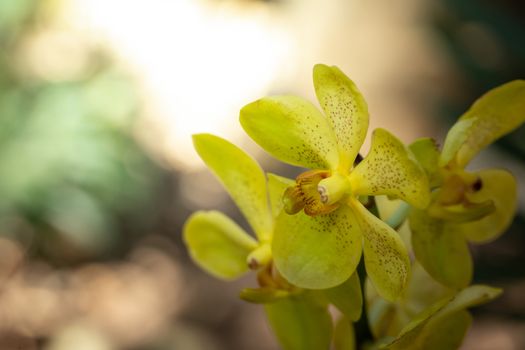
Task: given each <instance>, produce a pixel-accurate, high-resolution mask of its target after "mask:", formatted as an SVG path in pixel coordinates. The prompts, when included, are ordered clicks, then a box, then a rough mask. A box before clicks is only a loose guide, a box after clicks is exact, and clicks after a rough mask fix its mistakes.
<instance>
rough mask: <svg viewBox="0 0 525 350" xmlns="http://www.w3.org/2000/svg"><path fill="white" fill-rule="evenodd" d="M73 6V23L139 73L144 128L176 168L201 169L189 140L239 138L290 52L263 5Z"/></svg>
mask: <svg viewBox="0 0 525 350" xmlns="http://www.w3.org/2000/svg"><path fill="white" fill-rule="evenodd" d="M70 5H71V6H69V7H68V13H69V15H68V18H69V19H70V20H69V21H70V22H71V24H72V25H74V26H76V27H77V28H80V29H82V30H86V31H90V32H95V37H96V38H97V39H100V38H103V40H104V41H105V44H108V46H110V47H114V48H115V50H116V54H117V56H119V57H120V58H122V60H123V61H124V62H127V63H128V64H130V65H131V66H132V68H133V69H134V70H135V71H136V72H137V75H138V78H139V80H140V81H141V83H143V84H144V87H145V94H146V98H147V100H146V109H147V111H146V113H147V114H148V122H147V123H146V124H145V125H147V127H143V129H144V128H147V129H157V131H158V130H160V132H161V134H160V135H158V134H155V135H146V138H148V137H149V138H153V140H154V141H151V140H150V142H149V145H150V146H153V147H154V148H155V149H156V151H160V152H161V154H162V155H163V156H164V157H167V158H168V159H169V160H170V161H175V163H172V164H181V165H184V166H193V165H195V164H200V161H198V160H197V156H196V154H195V153H194V151H193V147H192V145H191V134H194V133H200V132H213V133H216V134H218V135H221V136H223V137H227V138H230V139H233V140H235V139H236V138H237V137H238V136H239V134H240V127H239V126H238V123H237V118H238V111H239V109H240V108H241V107H242V106H243V105H244V104H246V102H247V101H251V100H254V99H256V98H258V97H260V96H263V95H264V94H266V93H267V92H268V89H269V87H270V85H271V84H272V82H273V81H274V79H275V78H276V77H277V76H278V75H279V69H280V67H279V62H283V61H286V60H287V56H289V55H290V54H291V52H292V40H291V39H290V38H289V36H288V35H287V34H286V33H285V32H283V30H281V29H280V27H279V25H278V24H276V23H275V19H272V16H271V8H269V7H268V5H265V4H242V3H238V2H233V3H232V2H219V3H217V2H207V1H195V0H177V1H161V0H154V1H151V0H150V1H146V0H141V1H133V2H125V3H124V2H121V1H111V2H108V1H104V0H70ZM115 103H118V101H115ZM142 131H143V132H146V133H147V132H148V130H142ZM159 148H160V149H159Z"/></svg>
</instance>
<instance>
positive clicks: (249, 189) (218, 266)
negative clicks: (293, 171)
mask: <svg viewBox="0 0 525 350" xmlns="http://www.w3.org/2000/svg"><path fill="white" fill-rule="evenodd" d="M193 143H194V146H195V149H196V151H197V153H198V154H199V155H200V157H201V158H202V160H203V161H204V162H205V163H206V165H207V166H208V167H209V168H210V169H211V170H212V171H213V173H214V174H215V175H216V176H217V178H218V179H219V180H220V182H221V183H222V184H223V185H224V187H225V188H226V190H227V191H228V192H229V194H230V196H231V197H232V199H233V200H234V202H235V203H236V204H237V206H238V207H239V209H240V210H241V212H242V213H243V215H244V216H245V218H246V219H247V221H248V223H249V225H250V226H251V228H252V229H253V232H254V234H255V237H256V238H254V237H252V236H251V235H249V234H248V233H247V232H246V231H244V230H243V229H242V228H241V227H239V226H238V225H237V224H236V223H235V222H234V221H232V220H231V219H230V218H228V217H227V216H225V215H224V214H222V213H220V212H218V211H198V212H196V213H194V214H193V215H191V216H190V217H189V218H188V220H187V221H186V224H185V225H184V230H183V239H184V243H185V244H186V246H187V248H188V251H189V253H190V256H191V258H192V259H193V260H194V261H195V262H196V263H197V264H198V265H199V266H200V267H201V268H202V269H204V270H205V271H207V272H208V273H210V274H211V275H213V276H215V277H218V278H221V279H225V280H232V279H236V278H238V277H240V276H242V275H243V274H244V273H246V272H247V271H248V270H249V269H252V270H255V271H257V282H258V284H259V288H245V289H243V290H242V291H241V293H240V297H241V298H242V299H244V300H246V301H249V302H254V303H262V304H265V305H264V307H265V311H266V314H267V317H268V321H269V323H270V325H271V327H272V328H273V330H274V332H275V334H276V335H277V338H278V339H279V341H280V343H281V345H282V346H283V349H288V350H295V349H311V350H316V349H322V348H328V346H329V343H330V341H331V335H332V322H331V318H330V314H329V312H328V303H327V302H326V301H328V302H330V303H332V304H333V305H334V306H335V307H337V308H338V309H339V310H340V311H341V312H342V313H343V314H344V315H346V317H347V318H348V319H350V320H353V321H357V320H358V319H359V318H360V317H361V310H362V297H361V286H360V282H359V278H358V276H357V273H355V274H354V275H353V276H352V277H351V278H349V279H348V280H347V281H345V283H343V284H341V285H339V286H337V287H334V288H329V289H325V290H323V291H322V292H318V293H316V294H313V292H312V291H308V290H304V289H301V288H298V287H297V286H294V285H291V284H290V283H289V282H288V281H286V280H285V279H284V278H283V277H282V276H281V275H280V274H279V273H278V272H276V271H275V269H274V267H273V263H272V252H271V249H270V242H271V240H272V236H273V231H274V226H275V218H276V217H277V216H278V215H279V213H281V211H282V207H283V203H282V193H283V192H284V191H285V189H286V188H287V187H288V186H290V185H292V184H293V181H292V180H289V179H286V178H283V177H280V176H278V175H274V174H267V176H265V174H264V173H263V171H262V169H261V168H260V167H259V165H258V164H257V162H256V161H255V160H254V159H253V158H251V157H250V156H249V155H247V154H246V153H244V151H242V150H241V149H240V148H238V147H237V146H235V145H233V144H232V143H230V142H228V141H226V140H224V139H222V138H220V137H217V136H213V135H209V134H199V135H194V136H193ZM319 300H321V301H319ZM290 324H294V328H293V329H292V330H291V329H290V327H289V325H290Z"/></svg>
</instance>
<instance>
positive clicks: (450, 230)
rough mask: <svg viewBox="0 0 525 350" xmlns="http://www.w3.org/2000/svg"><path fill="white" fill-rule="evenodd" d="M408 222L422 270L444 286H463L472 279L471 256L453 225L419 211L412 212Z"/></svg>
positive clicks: (462, 237)
mask: <svg viewBox="0 0 525 350" xmlns="http://www.w3.org/2000/svg"><path fill="white" fill-rule="evenodd" d="M409 220H410V228H411V229H412V247H413V249H414V254H415V255H416V258H417V260H418V261H419V262H420V263H421V265H423V267H424V268H425V270H426V271H427V272H428V273H429V274H430V275H431V276H432V277H433V278H435V279H436V280H437V281H439V282H440V283H443V284H444V285H446V286H449V287H452V288H464V287H466V286H467V285H468V284H469V283H470V281H471V279H472V269H473V267H472V257H471V256H470V251H469V248H468V245H467V240H466V239H465V236H463V235H462V234H461V233H460V232H457V231H456V229H455V227H456V225H454V224H451V223H449V222H447V221H444V220H440V219H435V218H433V217H430V216H428V215H427V214H426V212H424V211H421V210H413V211H412V213H411V215H410V218H409Z"/></svg>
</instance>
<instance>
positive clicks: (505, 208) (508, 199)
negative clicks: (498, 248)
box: [456, 169, 517, 243]
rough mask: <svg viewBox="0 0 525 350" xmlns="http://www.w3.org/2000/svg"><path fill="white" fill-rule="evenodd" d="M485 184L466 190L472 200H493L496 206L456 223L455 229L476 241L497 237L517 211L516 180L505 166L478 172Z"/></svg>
mask: <svg viewBox="0 0 525 350" xmlns="http://www.w3.org/2000/svg"><path fill="white" fill-rule="evenodd" d="M476 174H477V175H478V176H479V177H480V179H481V183H482V188H481V189H480V190H479V191H477V192H475V193H470V194H467V198H468V199H469V200H470V201H472V202H473V203H483V202H485V201H486V200H491V201H492V202H493V203H494V206H495V207H496V210H495V211H494V212H493V213H492V214H489V215H488V216H486V217H484V218H483V219H481V220H477V221H472V222H467V223H464V224H459V225H457V228H456V231H457V232H460V233H462V234H464V235H465V237H467V239H468V240H470V241H473V242H476V243H486V242H489V241H492V240H494V239H496V238H498V237H499V236H500V235H501V234H503V233H504V232H505V230H506V229H507V228H508V227H509V225H510V224H511V223H512V219H513V218H514V215H515V213H516V204H517V184H516V179H515V178H514V176H513V175H512V174H511V173H509V172H508V171H505V170H499V169H488V170H482V171H479V172H477V173H476Z"/></svg>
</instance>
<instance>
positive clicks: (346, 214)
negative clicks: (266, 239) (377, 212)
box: [272, 205, 362, 289]
mask: <svg viewBox="0 0 525 350" xmlns="http://www.w3.org/2000/svg"><path fill="white" fill-rule="evenodd" d="M361 249H362V248H361V232H360V229H359V227H358V225H357V222H356V219H355V216H354V214H353V212H352V211H351V210H350V208H349V207H348V206H346V205H344V206H341V207H340V208H339V209H337V210H335V211H333V212H331V213H329V214H326V215H318V216H315V217H312V216H308V215H306V214H304V213H303V212H299V213H297V214H295V215H288V214H286V213H284V212H283V213H281V214H280V215H279V216H278V217H277V220H276V224H275V231H274V238H273V244H272V252H273V257H274V262H275V265H276V267H277V269H278V270H279V272H280V273H281V274H282V275H283V276H284V277H285V278H286V279H287V280H288V281H290V282H291V283H292V284H294V285H296V286H298V287H302V288H308V289H325V288H331V287H334V286H337V285H339V284H341V283H343V282H344V281H346V280H347V279H348V278H349V277H350V275H351V274H352V273H353V272H354V271H355V268H356V266H357V263H358V262H359V259H360V258H361Z"/></svg>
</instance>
